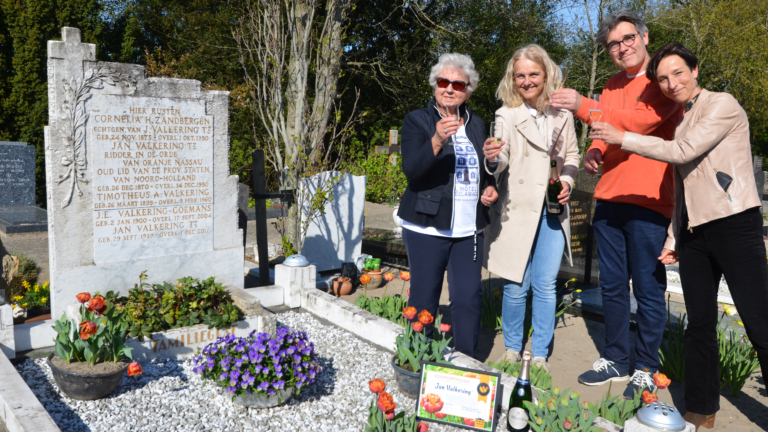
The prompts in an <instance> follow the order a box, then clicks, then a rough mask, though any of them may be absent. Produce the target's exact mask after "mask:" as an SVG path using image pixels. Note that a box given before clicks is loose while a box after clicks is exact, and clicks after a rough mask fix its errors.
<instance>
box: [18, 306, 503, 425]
mask: <svg viewBox="0 0 768 432" xmlns="http://www.w3.org/2000/svg"><path fill="white" fill-rule="evenodd" d="M277 319H278V326H281V325H282V326H287V327H291V328H294V329H297V330H303V331H306V332H307V335H308V337H309V339H310V341H312V342H314V343H315V350H316V352H317V355H318V358H319V361H320V364H321V366H322V367H323V370H322V372H321V373H320V374H319V375H318V378H317V382H316V383H315V384H313V385H311V386H309V387H308V388H306V389H304V391H302V393H301V394H300V395H298V396H295V397H294V398H293V399H292V400H291V401H290V402H289V403H288V404H286V405H284V406H281V407H277V408H271V409H265V410H258V409H247V408H243V407H240V406H238V405H234V404H233V403H232V402H231V397H229V396H226V395H225V392H224V390H223V389H221V388H219V387H217V386H213V385H206V386H205V387H202V382H201V380H200V378H199V375H198V374H196V373H194V372H193V371H192V369H193V367H194V365H193V363H192V359H191V357H187V358H179V359H155V360H153V361H152V362H151V363H147V364H143V365H142V367H143V369H144V373H143V375H140V376H137V377H128V376H127V375H125V376H124V377H123V379H122V381H121V382H120V385H119V387H118V388H117V389H116V390H115V391H114V392H113V393H112V394H110V396H109V397H107V398H104V399H100V400H97V401H91V402H83V401H77V400H74V399H69V398H67V397H66V396H64V395H61V394H59V392H58V388H57V387H56V384H55V383H54V381H53V377H52V375H51V372H50V369H49V368H48V366H47V364H46V362H45V360H27V361H25V362H23V363H21V364H19V365H18V366H17V367H16V368H17V370H18V371H19V373H20V374H21V376H22V377H23V378H24V380H25V381H26V382H27V384H28V385H29V386H30V388H31V389H32V391H33V392H34V393H35V395H36V396H37V398H38V399H39V400H40V402H41V403H42V404H43V406H44V407H45V409H46V410H47V411H48V412H49V413H50V415H51V417H53V420H54V421H55V422H56V423H57V424H58V426H59V428H60V429H61V430H62V431H66V432H76V431H93V432H98V431H153V432H154V431H157V432H161V431H162V432H165V431H207V430H226V431H280V432H283V431H329V432H330V431H334V432H335V431H355V432H358V431H361V430H363V428H364V427H365V423H366V421H367V418H368V407H369V404H370V401H371V393H370V391H369V390H368V381H370V380H372V379H374V378H381V379H383V380H384V381H386V383H387V392H390V393H391V394H392V396H393V397H394V399H395V403H397V411H398V412H399V411H400V410H401V409H408V411H409V413H413V410H414V408H415V405H416V401H415V400H413V399H409V398H407V397H405V396H403V395H402V394H400V393H399V392H398V391H397V384H396V383H395V380H394V375H393V371H392V367H391V365H390V360H391V358H392V354H391V353H389V352H385V351H383V350H381V349H378V348H376V347H374V346H372V345H369V344H367V343H365V342H363V341H362V340H360V339H358V338H356V337H354V336H353V335H352V334H350V333H348V332H346V331H344V330H342V329H340V328H338V327H335V326H331V325H325V324H322V323H321V322H320V321H318V320H317V319H315V318H314V317H313V316H312V315H310V314H306V313H295V312H287V313H284V314H279V315H277ZM503 422H504V416H502V418H501V419H500V424H501V425H502V426H501V427H502V428H503ZM429 430H430V431H454V430H455V431H458V430H462V429H459V428H455V427H451V426H446V425H438V424H435V423H429Z"/></svg>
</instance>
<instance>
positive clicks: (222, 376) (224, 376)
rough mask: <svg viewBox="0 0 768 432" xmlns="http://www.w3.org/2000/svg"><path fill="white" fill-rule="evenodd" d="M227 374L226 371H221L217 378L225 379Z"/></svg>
mask: <svg viewBox="0 0 768 432" xmlns="http://www.w3.org/2000/svg"><path fill="white" fill-rule="evenodd" d="M227 376H228V375H227V373H226V372H222V373H221V376H220V377H219V380H220V381H224V380H225V379H227Z"/></svg>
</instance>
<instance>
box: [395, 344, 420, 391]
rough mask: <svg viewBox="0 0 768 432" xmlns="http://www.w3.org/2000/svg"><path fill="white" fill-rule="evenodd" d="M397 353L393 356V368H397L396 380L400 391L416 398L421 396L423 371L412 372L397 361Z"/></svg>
mask: <svg viewBox="0 0 768 432" xmlns="http://www.w3.org/2000/svg"><path fill="white" fill-rule="evenodd" d="M395 360H397V354H395V355H394V356H392V369H394V370H395V381H396V382H397V388H398V390H400V393H402V394H404V395H406V396H408V397H411V398H414V399H416V398H417V397H419V386H421V372H419V373H416V372H411V371H408V370H405V369H403V368H401V367H400V366H398V365H397V364H396V363H395Z"/></svg>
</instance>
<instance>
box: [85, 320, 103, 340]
mask: <svg viewBox="0 0 768 432" xmlns="http://www.w3.org/2000/svg"><path fill="white" fill-rule="evenodd" d="M98 328H99V326H98V325H96V323H95V322H93V321H85V322H81V323H80V339H82V340H88V339H89V338H90V337H91V335H95V334H96V331H97V330H98Z"/></svg>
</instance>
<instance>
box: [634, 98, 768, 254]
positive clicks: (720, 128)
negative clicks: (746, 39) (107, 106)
mask: <svg viewBox="0 0 768 432" xmlns="http://www.w3.org/2000/svg"><path fill="white" fill-rule="evenodd" d="M621 149H622V150H625V151H628V152H631V153H637V154H639V155H640V156H643V157H647V158H649V159H655V160H658V161H662V162H667V163H670V164H673V165H675V212H674V214H673V217H672V222H671V224H670V227H669V231H668V233H667V241H666V243H665V244H664V247H665V248H666V249H670V250H675V244H676V243H677V242H676V237H677V236H678V235H680V230H681V229H688V227H687V226H684V227H683V226H680V223H681V222H680V221H681V220H682V209H683V203H684V202H685V205H686V207H687V208H688V219H689V221H690V225H691V227H695V226H699V225H701V224H704V223H707V222H710V221H713V220H716V219H722V218H724V217H726V216H731V215H734V214H736V213H741V212H743V211H744V210H747V209H750V208H753V207H759V206H761V205H762V204H761V203H760V198H759V197H758V195H757V185H756V184H755V175H754V174H753V171H752V170H753V168H752V147H751V146H750V143H749V121H748V120H747V114H746V113H745V112H744V110H743V109H742V108H741V105H739V102H738V101H737V100H736V99H734V97H733V96H731V95H729V94H728V93H713V92H710V91H707V90H702V91H701V94H700V95H699V98H698V99H697V100H696V103H694V104H693V108H691V110H690V111H688V112H687V113H685V115H684V116H683V118H682V119H680V123H678V125H677V128H676V129H675V139H674V140H671V141H665V140H663V139H661V138H657V137H650V136H642V135H638V134H635V133H630V132H627V133H625V134H624V141H623V142H622V145H621ZM717 172H722V173H725V174H728V175H729V176H730V177H731V178H732V179H733V181H732V182H731V184H730V186H729V187H728V191H727V192H726V191H724V190H723V188H722V187H721V186H720V183H718V181H717V178H716V173H717ZM683 200H685V201H683Z"/></svg>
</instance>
